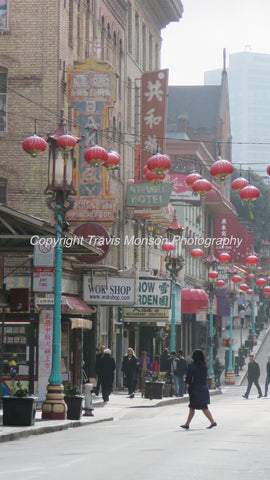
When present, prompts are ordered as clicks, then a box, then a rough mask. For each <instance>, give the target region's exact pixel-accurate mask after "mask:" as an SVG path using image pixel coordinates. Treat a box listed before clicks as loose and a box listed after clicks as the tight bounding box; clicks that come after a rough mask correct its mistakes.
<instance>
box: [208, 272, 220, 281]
mask: <svg viewBox="0 0 270 480" xmlns="http://www.w3.org/2000/svg"><path fill="white" fill-rule="evenodd" d="M208 278H210V279H211V280H216V279H217V278H218V272H216V271H215V270H211V271H210V272H209V273H208Z"/></svg>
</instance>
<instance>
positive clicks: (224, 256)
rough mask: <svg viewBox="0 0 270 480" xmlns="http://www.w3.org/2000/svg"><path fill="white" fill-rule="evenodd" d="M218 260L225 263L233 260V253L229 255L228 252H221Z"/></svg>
mask: <svg viewBox="0 0 270 480" xmlns="http://www.w3.org/2000/svg"><path fill="white" fill-rule="evenodd" d="M218 260H219V261H220V262H222V263H224V264H225V263H227V262H229V261H230V260H231V255H229V254H228V253H227V252H223V253H220V254H219V256H218Z"/></svg>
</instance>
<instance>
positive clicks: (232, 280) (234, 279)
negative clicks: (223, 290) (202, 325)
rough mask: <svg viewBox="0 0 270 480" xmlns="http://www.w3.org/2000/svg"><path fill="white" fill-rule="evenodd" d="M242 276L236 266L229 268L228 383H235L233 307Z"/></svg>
mask: <svg viewBox="0 0 270 480" xmlns="http://www.w3.org/2000/svg"><path fill="white" fill-rule="evenodd" d="M241 281H242V278H241V277H240V276H239V275H236V270H235V268H234V267H231V268H229V270H228V289H227V296H228V299H229V302H230V339H229V362H228V368H227V372H226V377H225V384H226V385H234V384H235V378H234V369H233V308H234V302H235V299H236V290H235V289H236V285H237V284H238V283H241Z"/></svg>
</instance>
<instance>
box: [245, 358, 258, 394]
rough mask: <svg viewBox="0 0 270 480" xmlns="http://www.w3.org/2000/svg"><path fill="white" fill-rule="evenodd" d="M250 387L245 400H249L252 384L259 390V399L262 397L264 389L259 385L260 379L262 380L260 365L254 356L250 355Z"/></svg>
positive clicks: (248, 375) (248, 376)
mask: <svg viewBox="0 0 270 480" xmlns="http://www.w3.org/2000/svg"><path fill="white" fill-rule="evenodd" d="M247 378H248V387H247V391H246V393H245V394H244V395H243V397H244V398H248V396H249V392H250V390H251V387H252V384H253V383H254V385H255V386H256V387H257V390H258V398H261V397H262V389H261V387H260V385H259V378H260V365H259V364H258V363H257V362H255V360H254V355H252V354H251V355H249V364H248V374H247Z"/></svg>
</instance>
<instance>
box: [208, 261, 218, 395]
mask: <svg viewBox="0 0 270 480" xmlns="http://www.w3.org/2000/svg"><path fill="white" fill-rule="evenodd" d="M217 261H218V260H217V258H216V257H215V256H214V255H213V254H212V253H211V254H210V255H209V256H208V257H207V258H206V259H205V263H206V265H207V270H208V280H207V283H206V291H207V293H208V297H209V303H210V309H209V339H210V343H209V367H208V376H209V377H210V378H211V379H212V380H211V388H216V384H215V377H214V370H213V300H214V286H215V283H216V281H217V278H218V272H217V271H216V265H217Z"/></svg>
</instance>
